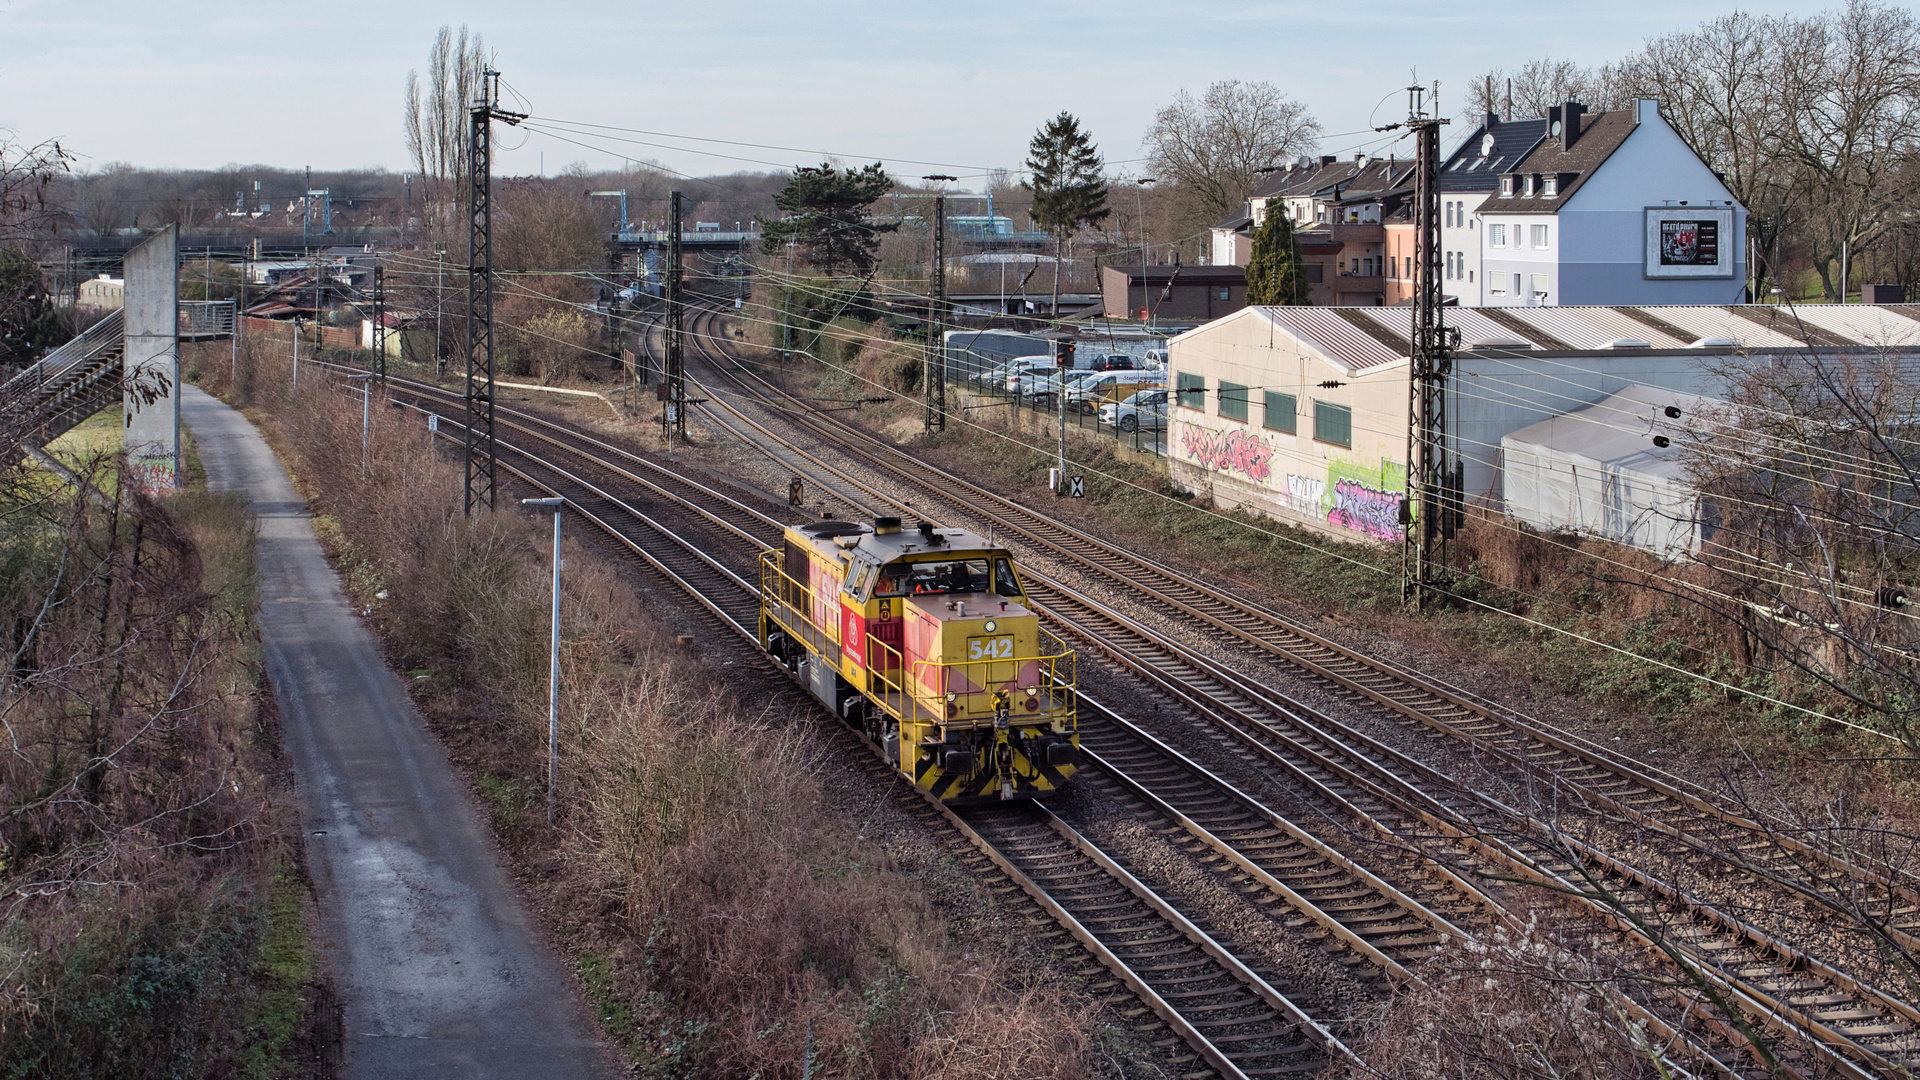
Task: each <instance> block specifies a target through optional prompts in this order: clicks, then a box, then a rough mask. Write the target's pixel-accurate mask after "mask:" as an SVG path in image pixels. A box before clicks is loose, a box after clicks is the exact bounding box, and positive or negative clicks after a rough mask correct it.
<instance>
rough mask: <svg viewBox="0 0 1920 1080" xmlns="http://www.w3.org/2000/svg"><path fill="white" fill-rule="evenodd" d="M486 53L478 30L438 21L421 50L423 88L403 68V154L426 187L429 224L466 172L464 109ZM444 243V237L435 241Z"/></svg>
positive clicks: (475, 91)
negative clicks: (456, 28) (424, 51)
mask: <svg viewBox="0 0 1920 1080" xmlns="http://www.w3.org/2000/svg"><path fill="white" fill-rule="evenodd" d="M489 62H490V58H489V57H488V55H487V52H486V48H485V46H484V45H482V43H481V40H480V35H479V34H471V35H469V33H468V31H467V28H466V27H465V26H464V25H463V26H461V27H460V33H459V35H458V36H457V37H456V36H455V34H454V32H453V28H452V27H449V26H442V27H441V28H440V32H439V33H438V34H436V35H434V39H433V48H432V49H431V50H430V51H429V52H428V53H427V77H426V87H425V89H424V91H423V90H422V88H421V85H420V82H421V80H420V74H419V72H417V71H409V72H407V103H406V112H405V120H406V129H407V153H408V154H409V155H411V156H412V158H413V166H414V168H415V169H418V170H419V172H420V178H421V181H422V186H423V187H425V189H426V206H427V220H428V222H429V227H430V228H435V229H438V228H439V227H440V226H441V225H442V224H443V223H442V222H441V221H440V218H442V217H443V216H445V213H446V208H447V207H449V206H455V205H458V204H459V201H460V196H459V192H460V190H461V188H460V182H461V181H462V180H464V179H465V178H466V175H467V157H468V149H469V148H468V110H469V109H470V108H471V107H472V105H473V102H474V99H475V98H476V97H477V96H478V95H479V93H480V89H481V87H482V85H483V84H484V81H485V76H484V73H485V71H486V69H487V65H488V64H489ZM437 242H439V243H442V244H444V238H442V239H440V240H439V241H437Z"/></svg>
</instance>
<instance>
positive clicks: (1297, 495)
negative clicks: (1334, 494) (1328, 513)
mask: <svg viewBox="0 0 1920 1080" xmlns="http://www.w3.org/2000/svg"><path fill="white" fill-rule="evenodd" d="M1282 500H1283V501H1284V502H1285V503H1286V506H1287V509H1289V510H1291V511H1293V512H1294V513H1296V514H1312V515H1314V516H1316V517H1317V516H1319V513H1320V510H1321V508H1322V507H1324V506H1326V505H1327V482H1326V481H1325V480H1322V479H1320V478H1319V477H1317V476H1301V475H1299V474H1297V473H1288V474H1287V493H1286V494H1285V495H1284V496H1282Z"/></svg>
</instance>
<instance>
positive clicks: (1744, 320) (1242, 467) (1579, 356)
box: [1167, 304, 1920, 554]
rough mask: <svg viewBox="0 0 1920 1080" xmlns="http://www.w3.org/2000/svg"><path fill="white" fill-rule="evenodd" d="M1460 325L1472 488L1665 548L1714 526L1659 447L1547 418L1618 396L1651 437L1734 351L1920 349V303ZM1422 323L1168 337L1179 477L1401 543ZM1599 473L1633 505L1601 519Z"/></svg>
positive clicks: (1246, 328)
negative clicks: (1412, 387)
mask: <svg viewBox="0 0 1920 1080" xmlns="http://www.w3.org/2000/svg"><path fill="white" fill-rule="evenodd" d="M1447 323H1448V325H1449V326H1452V327H1455V328H1457V329H1458V330H1459V331H1460V336H1461V348H1460V351H1459V352H1458V353H1456V354H1455V357H1454V361H1453V378H1452V388H1453V389H1452V392H1451V393H1450V395H1449V398H1448V405H1447V407H1448V416H1449V433H1450V437H1451V440H1452V442H1453V446H1454V449H1455V451H1456V452H1457V453H1458V454H1459V455H1460V458H1461V460H1462V463H1463V477H1462V488H1461V490H1462V493H1463V496H1464V497H1465V498H1466V499H1467V500H1468V501H1470V502H1473V503H1475V504H1477V505H1481V506H1487V507H1492V508H1498V509H1502V510H1509V511H1511V512H1514V513H1516V514H1517V515H1518V516H1520V518H1521V520H1523V521H1526V522H1528V523H1530V524H1533V525H1535V526H1536V527H1539V528H1546V529H1558V530H1564V531H1582V532H1589V533H1593V534H1596V535H1603V536H1606V537H1607V538H1608V539H1613V540H1616V541H1619V542H1622V543H1630V544H1635V545H1636V546H1642V547H1645V548H1646V549H1648V550H1652V551H1656V552H1661V553H1666V554H1671V553H1672V552H1674V551H1677V550H1682V549H1690V548H1691V547H1692V546H1694V544H1695V541H1696V540H1697V539H1698V538H1699V537H1700V536H1701V535H1702V534H1701V533H1700V532H1699V531H1698V529H1697V528H1694V531H1689V528H1693V527H1694V526H1699V525H1701V524H1702V523H1700V522H1693V523H1687V522H1684V521H1677V520H1674V519H1675V516H1676V514H1677V513H1678V511H1677V510H1676V509H1675V508H1676V507H1678V506H1680V505H1681V504H1682V503H1683V502H1684V501H1685V500H1684V499H1681V498H1679V497H1678V496H1676V495H1675V494H1674V491H1673V481H1674V479H1675V478H1676V474H1675V472H1674V470H1673V468H1672V467H1671V465H1670V463H1668V462H1667V460H1666V458H1664V457H1660V456H1658V455H1656V456H1652V457H1645V456H1635V455H1633V454H1631V453H1627V452H1625V451H1624V450H1623V449H1622V448H1621V447H1619V446H1616V445H1614V444H1613V443H1612V442H1610V441H1608V440H1607V439H1602V438H1600V437H1599V434H1600V433H1597V432H1594V431H1591V430H1583V429H1582V427H1581V425H1580V424H1571V425H1560V426H1559V427H1557V428H1556V427H1555V426H1554V425H1548V426H1547V427H1545V428H1542V427H1538V426H1537V425H1539V424H1540V423H1541V422H1542V421H1546V420H1550V419H1552V418H1555V417H1562V416H1565V415H1567V414H1569V413H1573V412H1575V411H1577V410H1581V409H1586V408H1588V407H1591V406H1598V405H1601V404H1602V403H1605V402H1607V401H1609V399H1611V400H1612V404H1611V405H1608V406H1606V408H1608V409H1611V410H1613V411H1612V412H1611V413H1606V414H1604V415H1607V416H1609V417H1611V420H1612V422H1613V424H1614V426H1615V427H1616V428H1617V429H1623V430H1629V431H1639V432H1640V433H1641V434H1642V435H1644V436H1647V437H1648V439H1649V445H1650V447H1651V443H1650V436H1651V434H1652V433H1654V425H1656V424H1658V423H1661V422H1663V421H1661V420H1660V419H1659V417H1658V416H1656V415H1655V414H1656V413H1658V412H1660V409H1658V408H1656V407H1655V405H1654V404H1649V403H1657V404H1661V405H1664V404H1669V403H1675V402H1680V401H1681V400H1682V399H1681V398H1680V397H1678V396H1676V395H1697V396H1699V397H1702V398H1724V397H1725V396H1726V387H1725V385H1724V383H1723V382H1722V376H1721V375H1720V374H1719V373H1718V370H1717V369H1718V368H1719V367H1721V366H1723V365H1725V364H1726V362H1727V361H1728V360H1729V359H1732V358H1735V357H1749V358H1752V359H1753V360H1755V361H1756V362H1766V361H1776V362H1780V363H1793V362H1795V360H1796V358H1797V357H1799V356H1801V355H1803V354H1804V351H1805V350H1806V348H1807V347H1808V345H1809V344H1813V345H1817V346H1818V347H1820V348H1821V349H1822V350H1823V351H1824V352H1829V353H1837V354H1840V355H1842V356H1844V355H1845V354H1847V353H1848V352H1853V353H1860V354H1875V355H1877V354H1879V353H1881V352H1883V351H1886V350H1893V351H1896V352H1899V353H1903V354H1911V355H1912V356H1913V357H1914V358H1915V359H1916V360H1920V305H1904V304H1903V305H1862V304H1849V305H1839V304H1824V305H1805V306H1801V307H1797V308H1794V309H1792V310H1788V309H1786V308H1779V307H1773V306H1769V305H1758V304H1756V305H1699V306H1670V307H1669V306H1663V307H1627V306H1615V305H1608V306H1595V307H1553V306H1548V307H1534V308H1499V307H1492V308H1457V309H1449V310H1448V312H1447ZM1411 331H1412V311H1411V309H1410V308H1407V307H1405V306H1399V307H1358V308H1315V307H1251V308H1246V309H1243V310H1241V311H1238V312H1235V313H1234V314H1232V315H1229V316H1226V317H1225V318H1222V319H1217V320H1215V321H1213V322H1210V323H1207V324H1206V325H1204V326H1200V327H1196V328H1195V329H1193V330H1190V331H1188V332H1186V333H1184V334H1180V335H1178V336H1176V337H1174V338H1173V339H1171V341H1170V343H1169V346H1168V348H1169V352H1170V359H1169V362H1168V383H1169V386H1170V388H1171V389H1172V390H1173V391H1174V394H1173V402H1172V407H1171V408H1170V409H1169V411H1168V432H1167V445H1168V448H1169V459H1170V464H1169V467H1170V469H1171V472H1172V475H1173V477H1174V479H1176V480H1179V481H1181V482H1182V483H1184V484H1186V485H1188V486H1189V487H1191V488H1193V489H1195V490H1196V491H1200V492H1203V493H1205V494H1210V495H1211V496H1212V498H1213V499H1214V502H1215V504H1216V505H1218V506H1220V507H1221V508H1223V509H1230V508H1244V509H1248V510H1252V511H1256V512H1259V513H1262V514H1266V515H1268V516H1271V517H1273V518H1276V519H1278V520H1281V521H1285V522H1288V523H1290V524H1295V525H1299V526H1302V527H1304V528H1311V529H1315V530H1318V531H1320V532H1324V533H1327V534H1329V535H1332V536H1335V537H1340V538H1343V539H1348V540H1377V541H1381V542H1394V541H1397V540H1398V539H1399V538H1400V536H1401V531H1402V529H1403V525H1402V523H1401V521H1400V505H1401V503H1402V502H1403V501H1404V498H1405V491H1406V452H1407V427H1408V361H1407V354H1408V352H1409V343H1408V336H1409V334H1410V333H1411ZM1636 388H1638V389H1636ZM1623 394H1624V395H1627V396H1625V397H1621V396H1619V395H1623ZM1634 402H1638V403H1639V404H1633V403H1634ZM1680 407H1681V408H1682V409H1683V410H1685V409H1686V408H1688V407H1689V406H1686V405H1684V404H1682V405H1681V406H1680ZM1596 415H1601V414H1594V413H1589V414H1588V415H1587V419H1588V420H1591V419H1592V418H1593V417H1594V416H1596ZM1510 436H1511V437H1514V439H1516V440H1517V441H1508V442H1507V445H1509V446H1512V447H1516V448H1518V452H1519V453H1521V454H1522V455H1524V456H1525V457H1526V459H1527V461H1528V462H1529V464H1528V466H1527V467H1528V469H1529V470H1530V471H1529V473H1528V474H1527V476H1526V477H1525V478H1523V482H1524V484H1529V485H1532V486H1531V487H1528V488H1526V489H1525V490H1522V491H1516V492H1514V493H1513V494H1514V495H1515V497H1517V498H1518V499H1519V501H1520V506H1519V507H1518V508H1514V507H1511V506H1510V505H1509V500H1508V491H1507V488H1506V482H1505V474H1504V471H1503V459H1502V445H1503V440H1509V437H1510ZM1563 436H1564V437H1563ZM1576 459H1578V460H1576ZM1583 462H1584V464H1583ZM1583 468H1584V469H1586V470H1588V472H1584V473H1579V474H1578V475H1576V471H1577V470H1580V469H1583ZM1588 480H1591V481H1592V482H1595V483H1603V484H1611V485H1613V486H1612V487H1611V488H1610V489H1609V490H1610V491H1611V492H1612V493H1613V494H1615V495H1619V496H1620V498H1621V499H1622V500H1625V501H1621V502H1618V505H1616V506H1614V507H1613V508H1612V509H1611V510H1606V511H1604V512H1602V511H1599V510H1595V509H1594V507H1593V505H1591V504H1592V503H1593V501H1594V500H1600V501H1601V502H1604V501H1605V497H1606V496H1607V493H1605V492H1602V493H1593V492H1588V491H1586V490H1585V489H1577V485H1579V484H1582V483H1586V482H1587V481H1588ZM1542 485H1546V486H1545V487H1544V488H1543V487H1542ZM1576 489H1577V490H1576ZM1556 507H1558V508H1560V509H1556ZM1556 515H1558V516H1556Z"/></svg>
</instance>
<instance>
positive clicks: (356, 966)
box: [181, 386, 612, 1080]
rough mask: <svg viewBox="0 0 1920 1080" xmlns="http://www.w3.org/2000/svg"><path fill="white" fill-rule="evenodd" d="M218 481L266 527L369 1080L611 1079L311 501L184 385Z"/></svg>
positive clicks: (316, 876)
mask: <svg viewBox="0 0 1920 1080" xmlns="http://www.w3.org/2000/svg"><path fill="white" fill-rule="evenodd" d="M181 416H182V419H183V420H185V422H186V424H187V425H188V426H189V427H190V428H192V429H193V435H194V438H195V440H196V441H197V444H198V447H199V453H200V460H201V462H202V464H203V465H204V466H205V467H206V471H207V486H208V487H209V488H211V489H212V490H215V491H236V492H239V493H241V494H243V495H245V496H246V497H247V498H248V499H249V500H250V501H251V503H252V510H253V513H254V514H255V516H256V519H257V521H258V524H259V530H260V532H259V544H258V559H259V573H260V597H261V608H260V616H259V618H260V629H261V634H262V637H263V638H264V639H265V649H266V661H267V669H268V672H269V673H270V674H271V676H272V678H273V683H274V690H275V694H276V696H277V698H278V701H279V705H280V716H281V727H282V732H283V737H284V739H285V740H286V745H287V752H288V755H289V756H290V757H291V759H292V762H293V767H294V775H295V781H296V785H297V788H298V792H299V798H300V811H301V826H302V829H303V831H304V834H305V840H306V852H307V861H308V866H309V867H310V869H311V872H312V875H313V880H314V885H315V888H316V891H317V894H318V904H319V911H320V918H321V942H320V947H321V949H322V950H323V954H324V955H325V956H326V957H327V960H328V963H329V964H330V966H331V970H332V973H333V976H334V979H335V982H336V984H337V986H338V989H339V993H340V997H341V1000H342V1002H343V1004H344V1006H345V1012H346V1016H345V1024H344V1031H345V1042H346V1045H345V1048H344V1049H345V1067H344V1071H343V1075H344V1076H346V1077H349V1078H353V1080H387V1078H390V1077H391V1078H400V1077H408V1078H414V1077H428V1078H433V1077H449V1078H451V1077H461V1078H463V1080H464V1078H477V1077H503V1078H504V1077H514V1078H520V1077H530V1076H539V1077H557V1078H566V1080H571V1078H575V1077H580V1078H586V1077H595V1078H598V1077H604V1076H610V1075H612V1070H611V1069H609V1068H608V1067H607V1064H606V1059H605V1058H604V1057H603V1056H602V1052H601V1050H600V1048H599V1046H598V1045H597V1044H596V1043H595V1042H594V1040H593V1039H592V1038H591V1037H590V1036H589V1035H588V1034H587V1032H588V1031H589V1030H590V1029H589V1026H588V1025H587V1023H586V1022H585V1021H584V1020H583V1018H582V1017H581V1015H580V1012H579V1008H578V1006H577V1004H576V999H575V996H574V993H573V991H572V988H571V987H570V986H569V984H568V982H567V980H566V978H565V977H564V976H563V975H562V973H561V971H560V968H559V965H558V963H557V962H556V961H555V960H554V958H553V957H552V956H550V955H549V954H548V953H547V952H546V951H545V949H544V948H543V947H542V946H541V945H540V944H539V942H538V941H537V940H536V939H535V935H534V933H533V931H532V928H531V927H530V926H529V924H528V921H527V918H526V915H525V913H523V912H522V911H521V909H520V905H519V902H518V901H517V899H516V898H515V897H514V894H513V891H512V889H511V888H510V887H509V885H508V882H507V878H506V875H505V874H504V873H502V871H501V870H500V867H499V866H498V865H497V864H496V863H495V861H494V858H493V853H492V851H491V849H490V848H489V847H488V844H487V841H486V836H485V831H484V827H483V825H482V823H481V819H480V816H479V814H478V813H477V812H476V811H475V809H474V807H473V806H472V805H471V803H470V802H469V800H468V796H467V793H466V791H465V789H464V786H463V785H462V784H461V783H460V781H459V780H458V778H457V777H456V776H455V775H454V771H453V767H452V765H451V764H450V763H449V762H448V761H447V757H446V754H445V753H444V752H443V751H442V749H441V748H440V746H439V744H438V743H437V742H435V741H434V739H433V736H432V735H430V734H429V733H428V732H427V729H426V725H425V722H424V721H423V720H422V718H421V716H420V714H419V713H418V712H416V711H415V710H414V708H413V704H412V702H411V701H409V700H408V699H407V695H406V691H405V689H404V687H403V686H402V685H401V683H400V680H399V679H398V677H396V676H395V675H394V674H393V673H392V672H391V671H389V670H388V669H387V666H386V661H385V658H384V657H383V656H382V655H381V653H380V650H379V648H378V647H377V646H376V644H375V642H374V639H373V635H372V634H371V633H369V632H368V631H367V629H366V628H365V627H364V626H362V625H361V624H360V622H359V620H358V619H357V618H356V617H355V616H354V613H353V612H352V610H351V609H349V608H348V607H347V600H346V595H345V594H344V593H343V592H342V591H341V588H340V583H339V579H338V578H337V577H336V576H335V575H334V572H333V568H332V567H331V566H330V565H329V564H328V563H327V560H326V557H325V555H324V554H323V553H322V552H321V550H320V545H319V543H318V541H316V540H315V539H314V535H313V529H312V526H311V523H310V521H309V518H308V514H307V505H306V502H305V500H303V499H302V498H300V496H299V494H298V493H297V492H296V491H295V490H294V488H293V484H292V482H291V481H290V480H289V479H288V477H287V474H286V471H285V470H284V469H282V468H281V466H280V461H279V459H278V458H277V457H276V456H275V455H274V453H273V451H272V450H271V449H270V448H269V447H268V446H267V443H266V440H265V439H263V438H262V437H261V436H260V433H259V432H258V431H256V430H255V429H254V427H253V425H252V424H251V423H249V422H248V421H247V419H246V418H245V417H244V416H241V415H240V414H239V413H238V412H235V411H234V410H232V409H230V408H228V407H227V406H226V405H225V404H223V403H221V402H219V401H217V400H215V399H214V398H212V397H211V396H209V395H207V394H205V393H203V392H202V391H201V390H200V389H199V388H198V387H195V386H187V387H185V395H184V397H183V398H182V401H181Z"/></svg>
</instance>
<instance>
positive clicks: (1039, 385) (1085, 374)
mask: <svg viewBox="0 0 1920 1080" xmlns="http://www.w3.org/2000/svg"><path fill="white" fill-rule="evenodd" d="M1098 374H1100V373H1099V372H1097V371H1069V372H1067V373H1066V386H1067V394H1068V395H1069V396H1071V395H1072V394H1073V390H1074V387H1076V386H1079V385H1080V384H1081V383H1082V382H1084V381H1086V380H1087V379H1088V378H1090V377H1091V376H1094V375H1098ZM1060 384H1061V378H1060V370H1059V369H1058V368H1055V369H1054V370H1052V371H1036V372H1034V373H1033V374H1031V375H1022V376H1020V377H1019V378H1018V379H1017V380H1015V379H1009V380H1007V392H1008V393H1011V394H1019V395H1020V396H1021V397H1024V398H1026V399H1028V400H1029V401H1032V402H1033V403H1034V404H1035V405H1037V406H1040V407H1042V408H1048V409H1051V408H1052V407H1053V401H1054V399H1055V398H1056V397H1058V396H1059V394H1060Z"/></svg>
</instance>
